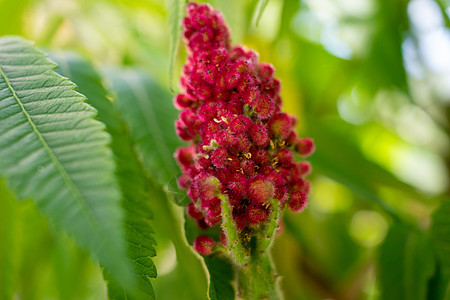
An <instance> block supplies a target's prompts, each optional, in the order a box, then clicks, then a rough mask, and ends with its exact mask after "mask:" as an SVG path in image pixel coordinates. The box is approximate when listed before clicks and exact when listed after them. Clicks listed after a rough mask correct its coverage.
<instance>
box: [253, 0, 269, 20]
mask: <svg viewBox="0 0 450 300" xmlns="http://www.w3.org/2000/svg"><path fill="white" fill-rule="evenodd" d="M267 3H269V0H259V1H258V4H257V5H256V11H255V24H256V26H258V24H259V20H261V17H262V14H263V13H264V10H265V9H266V6H267Z"/></svg>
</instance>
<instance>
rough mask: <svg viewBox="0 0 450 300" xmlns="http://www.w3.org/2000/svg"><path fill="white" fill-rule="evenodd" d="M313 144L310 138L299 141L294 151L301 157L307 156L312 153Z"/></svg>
mask: <svg viewBox="0 0 450 300" xmlns="http://www.w3.org/2000/svg"><path fill="white" fill-rule="evenodd" d="M314 149H315V148H314V142H313V140H312V139H310V138H302V139H299V140H298V141H297V143H296V145H295V150H297V152H298V154H300V155H301V156H309V155H311V154H312V153H313V152H314Z"/></svg>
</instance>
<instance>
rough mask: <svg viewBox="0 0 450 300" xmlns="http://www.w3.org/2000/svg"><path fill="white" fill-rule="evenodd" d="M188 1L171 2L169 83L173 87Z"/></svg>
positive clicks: (175, 0) (173, 0) (176, 0)
mask: <svg viewBox="0 0 450 300" xmlns="http://www.w3.org/2000/svg"><path fill="white" fill-rule="evenodd" d="M185 6H186V0H171V1H170V20H169V23H170V34H171V42H170V56H169V83H170V85H171V86H172V80H173V73H174V67H175V59H176V56H177V53H178V47H179V46H180V39H181V30H182V28H181V21H182V20H183V17H184V10H185Z"/></svg>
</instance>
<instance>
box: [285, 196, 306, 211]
mask: <svg viewBox="0 0 450 300" xmlns="http://www.w3.org/2000/svg"><path fill="white" fill-rule="evenodd" d="M307 203H308V199H307V198H306V196H305V194H304V193H303V192H301V191H296V192H294V193H292V194H291V197H290V200H289V208H290V209H291V210H292V211H293V212H301V211H303V210H304V209H305V208H306V205H307Z"/></svg>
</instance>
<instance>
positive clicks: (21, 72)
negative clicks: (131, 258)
mask: <svg viewBox="0 0 450 300" xmlns="http://www.w3.org/2000/svg"><path fill="white" fill-rule="evenodd" d="M54 68H55V65H54V64H53V63H51V62H49V61H48V60H47V59H46V58H45V55H44V53H42V52H41V51H39V50H37V49H36V48H34V47H33V46H31V44H30V43H29V42H27V41H25V40H23V39H21V38H15V37H6V38H2V39H1V40H0V157H3V158H4V157H7V158H8V159H2V160H0V176H2V177H5V178H6V179H7V182H8V183H9V185H10V187H11V189H12V191H14V192H15V193H16V194H17V196H18V198H20V199H24V198H32V199H33V200H34V201H35V202H36V204H37V206H38V207H39V209H40V210H41V212H42V213H43V214H45V215H46V216H48V217H49V218H50V220H51V221H52V222H53V223H54V224H55V225H56V226H57V227H58V228H59V229H64V230H66V231H67V232H69V233H70V234H71V235H73V236H74V237H75V238H76V240H77V242H78V244H79V245H80V246H82V247H83V248H85V249H87V250H88V251H89V252H91V253H92V254H94V255H96V257H97V258H98V259H99V260H100V262H101V263H102V264H103V265H104V266H105V267H106V268H107V269H108V270H110V271H111V273H112V274H113V276H115V277H116V278H117V279H118V280H120V281H121V282H124V283H126V284H130V283H131V277H130V269H129V264H128V262H127V261H126V260H125V247H124V245H123V244H122V243H121V240H122V239H123V230H122V228H121V226H120V225H121V221H122V211H121V209H120V193H119V189H118V186H117V182H116V180H115V177H114V161H113V158H112V153H111V151H110V150H109V149H108V147H107V145H108V143H109V142H110V136H109V135H108V134H107V133H106V132H105V131H104V130H103V129H104V125H103V124H102V123H100V122H98V121H95V120H94V119H93V118H94V117H95V115H96V110H95V109H94V108H92V107H91V106H89V105H88V104H86V103H83V102H84V100H85V98H84V97H83V96H82V95H81V94H79V93H77V92H75V91H74V90H73V89H74V88H75V85H74V84H73V83H72V82H70V81H69V80H67V79H65V78H63V77H61V76H60V75H58V74H56V73H55V72H54V71H53V69H54Z"/></svg>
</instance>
